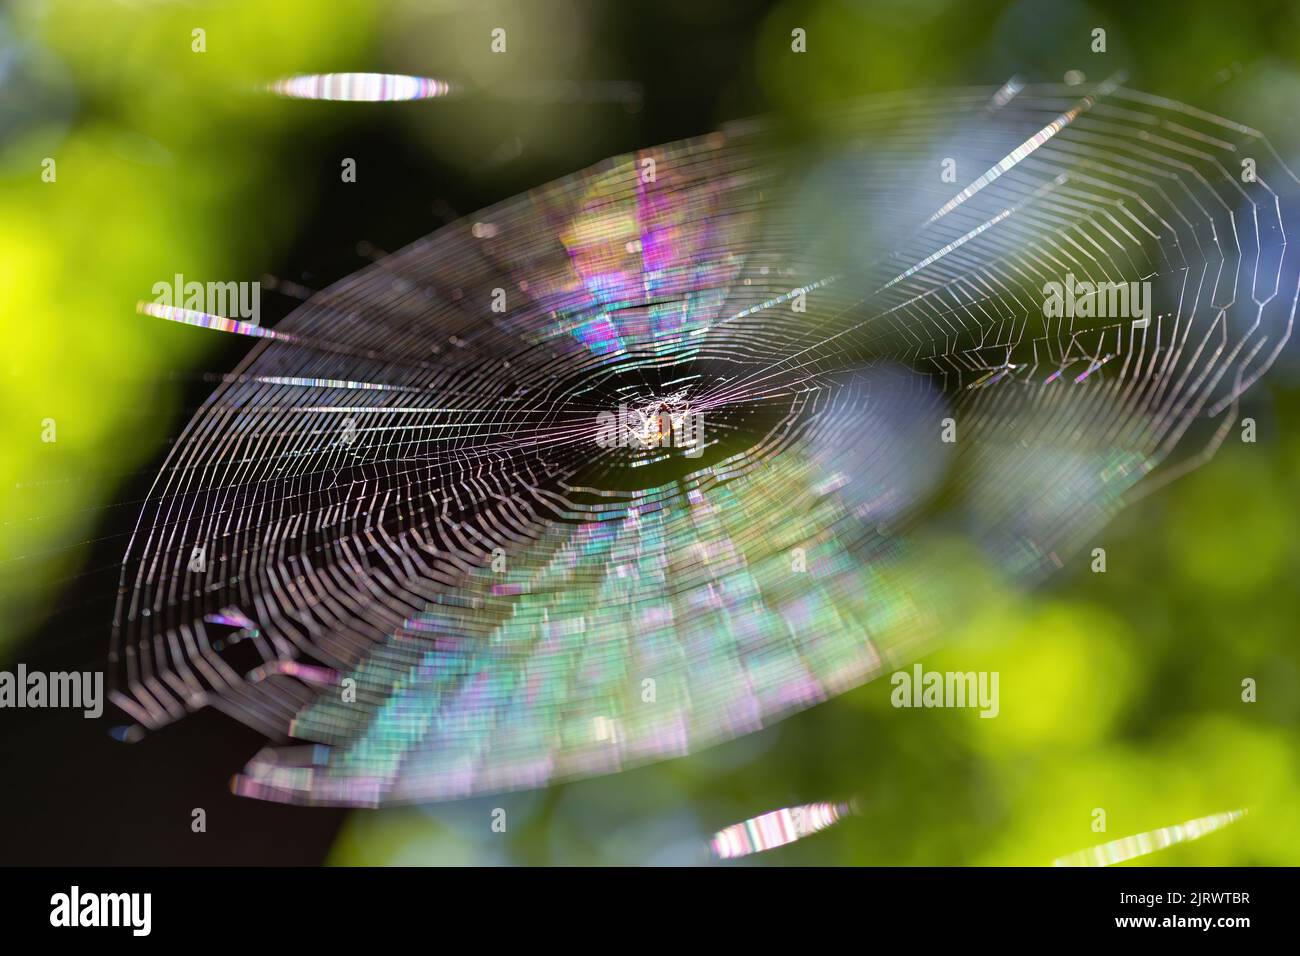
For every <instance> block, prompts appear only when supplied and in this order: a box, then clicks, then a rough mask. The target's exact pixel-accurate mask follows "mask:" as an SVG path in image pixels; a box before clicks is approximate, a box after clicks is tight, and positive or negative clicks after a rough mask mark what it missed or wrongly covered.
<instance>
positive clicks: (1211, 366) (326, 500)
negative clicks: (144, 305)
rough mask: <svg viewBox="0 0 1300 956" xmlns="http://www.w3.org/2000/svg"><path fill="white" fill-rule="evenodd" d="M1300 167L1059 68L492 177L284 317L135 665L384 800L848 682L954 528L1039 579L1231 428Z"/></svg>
mask: <svg viewBox="0 0 1300 956" xmlns="http://www.w3.org/2000/svg"><path fill="white" fill-rule="evenodd" d="M1244 159H1250V161H1251V167H1252V169H1253V170H1254V176H1253V178H1251V179H1250V180H1249V181H1247V180H1246V178H1245V177H1244V176H1243V169H1244V168H1245V166H1244V164H1243V160H1244ZM946 160H951V161H952V166H951V168H952V169H954V170H955V171H956V175H955V177H951V178H952V180H953V181H951V182H948V181H945V177H943V176H941V175H940V170H941V168H943V167H944V162H945V161H946ZM1296 185H1297V182H1296V179H1295V177H1294V176H1293V175H1292V174H1291V173H1290V172H1289V171H1288V170H1287V169H1286V168H1285V167H1284V166H1283V165H1282V164H1281V162H1280V161H1279V160H1278V159H1277V157H1276V156H1275V154H1274V153H1273V151H1272V150H1271V148H1270V147H1269V145H1268V143H1267V141H1266V140H1265V139H1264V138H1263V137H1262V136H1261V135H1260V134H1259V133H1257V132H1255V131H1253V130H1251V129H1248V128H1246V127H1243V126H1241V125H1239V124H1236V123H1233V122H1230V121H1227V120H1224V119H1221V118H1218V117H1214V116H1211V115H1208V114H1206V113H1203V112H1200V111H1198V110H1196V109H1194V108H1192V107H1188V106H1184V105H1181V104H1178V103H1174V102H1170V101H1168V100H1164V99H1161V98H1158V97H1154V96H1150V95H1147V94H1143V93H1139V92H1136V91H1132V90H1128V89H1126V88H1123V87H1122V86H1119V85H1118V84H1115V83H1111V84H1103V85H1101V86H1098V87H1094V88H1092V89H1091V90H1090V91H1087V90H1081V89H1079V88H1067V87H1063V86H1032V85H1020V86H1018V88H1017V89H1016V90H1015V91H1014V92H1013V93H1008V92H1007V89H1006V88H1003V89H1002V90H993V89H962V90H956V91H941V92H932V93H907V94H891V95H887V96H881V97H877V98H873V99H870V100H866V101H862V102H860V103H856V104H854V105H853V106H852V107H851V108H846V109H843V110H841V111H838V112H836V113H834V114H833V115H829V116H826V117H823V118H821V119H820V120H819V123H818V124H816V129H815V131H814V133H813V134H812V141H811V142H809V141H807V140H805V141H801V142H798V143H793V142H791V141H790V140H789V139H787V138H786V137H785V136H783V134H782V133H781V131H779V130H777V129H775V128H773V127H771V126H769V125H767V124H765V123H763V122H761V121H758V122H749V123H744V124H736V125H733V126H731V127H728V128H725V129H724V130H723V131H721V132H718V133H715V134H712V135H709V136H705V137H701V138H698V139H693V140H688V141H683V142H677V143H671V144H667V145H663V146H659V147H655V148H652V149H647V150H644V151H641V152H639V153H636V154H632V155H626V156H620V157H616V158H613V159H610V160H607V161H605V162H603V163H600V164H598V165H597V166H594V167H592V168H590V169H588V170H585V171H583V172H580V173H577V174H575V175H573V176H570V177H567V178H565V179H562V180H559V181H557V182H554V183H551V184H548V185H546V186H543V187H540V188H538V189H535V190H533V191H531V192H529V193H527V194H524V195H522V196H519V197H517V198H514V199H512V200H509V201H506V202H503V203H501V204H499V205H497V206H494V207H492V208H489V209H487V210H483V211H481V212H479V213H477V214H475V215H474V216H472V217H469V218H468V219H466V220H464V221H462V222H458V223H454V224H452V225H450V226H447V227H446V228H443V229H440V230H439V231H437V232H435V233H433V234H432V235H430V236H428V237H426V238H424V239H422V240H420V241H418V242H416V243H414V244H413V245H411V246H409V247H407V248H406V249H403V250H401V251H399V252H397V253H394V254H391V255H389V256H387V257H385V258H383V259H382V260H380V261H378V262H376V263H374V264H373V265H371V266H368V267H367V268H365V269H363V270H362V271H360V272H358V273H356V274H355V275H352V276H350V277H348V278H346V279H344V280H342V281H341V282H338V283H337V284H335V285H333V286H331V287H330V288H328V289H326V290H324V291H322V292H319V293H317V294H316V295H314V296H313V297H312V298H311V299H310V300H309V301H307V302H306V303H305V304H304V305H303V306H302V307H300V308H299V309H297V310H296V311H295V312H294V313H293V314H291V315H290V316H288V317H287V318H286V319H285V320H283V321H282V322H280V323H278V324H277V326H276V327H275V329H274V330H273V334H264V335H259V336H258V337H257V338H256V339H250V345H251V350H250V352H249V353H248V355H247V356H246V358H245V359H244V360H243V362H242V363H241V364H240V365H239V367H238V368H237V369H236V370H235V372H234V374H232V375H230V376H227V378H226V380H225V381H224V382H223V383H222V384H221V385H220V387H219V388H218V389H217V390H216V391H215V392H214V393H213V395H212V396H211V397H210V398H209V399H208V401H207V402H206V403H205V404H204V406H203V407H202V408H201V409H200V411H199V412H198V413H197V414H196V415H195V417H194V418H193V420H192V421H190V422H189V423H188V425H187V426H186V428H185V430H184V432H183V433H182V435H181V436H180V438H179V440H178V441H177V442H176V444H175V446H174V449H173V451H172V452H171V454H170V456H169V457H168V459H167V461H166V463H165V464H164V466H163V467H162V469H161V471H160V474H159V475H158V477H157V480H156V483H155V486H154V488H153V490H152V492H151V494H150V495H149V497H148V499H147V502H146V504H145V506H144V507H143V509H142V512H141V515H140V518H139V522H138V525H137V529H136V531H135V534H134V536H133V538H132V541H131V543H130V545H129V547H128V550H127V553H126V556H125V561H124V567H123V576H122V587H121V590H120V596H119V602H118V608H117V613H116V618H115V625H114V631H113V644H112V661H113V665H114V667H115V669H116V670H115V678H116V681H115V688H116V689H115V691H114V700H115V701H116V702H117V703H118V705H119V706H121V707H122V708H124V709H125V710H127V711H128V712H129V713H130V714H132V715H133V716H134V717H135V718H136V719H137V720H138V721H139V722H140V723H142V724H144V725H145V726H147V727H157V726H161V725H163V724H166V723H168V722H170V721H173V720H176V719H178V718H180V717H182V716H184V714H185V713H187V712H189V711H192V710H194V709H197V708H201V707H207V706H211V707H215V708H218V709H220V710H221V711H223V712H225V713H227V714H229V715H230V716H232V717H234V718H236V719H238V720H240V721H242V722H244V723H245V724H248V725H250V726H252V727H254V728H257V729H258V730H260V731H261V732H263V733H264V734H265V735H266V736H267V738H268V745H267V747H266V748H265V749H263V750H262V751H261V752H260V753H258V754H256V755H255V756H254V757H253V758H252V759H251V760H250V761H249V763H248V765H247V766H246V767H245V768H243V771H242V773H240V774H239V775H238V777H237V778H236V781H235V784H234V786H235V789H236V791H237V792H238V793H241V794H245V795H249V796H253V797H259V798H264V799H271V800H279V801H285V802H293V803H319V804H344V805H378V804H383V803H389V802H404V801H419V800H434V799H445V798H455V797H460V796H466V795H471V794H478V793H485V792H491V791H499V790H508V789H515V788H525V787H536V786H542V785H546V784H548V783H551V782H554V781H557V780H564V779H572V778H577V777H583V776H588V775H592V774H600V773H609V772H613V771H617V770H620V769H623V768H626V767H629V766H634V765H637V764H641V763H645V762H648V761H652V760H657V759H662V758H666V757H671V756H676V755H681V754H686V753H690V752H692V751H694V750H696V749H698V748H701V747H704V746H707V745H710V744H714V743H717V742H720V741H723V740H727V739H731V738H734V737H737V736H739V735H742V734H746V733H749V732H752V731H754V730H757V729H759V728H761V727H764V726H766V725H768V724H770V723H772V722H773V721H775V720H778V719H780V718H781V717H783V716H786V715H788V714H791V713H793V712H795V711H798V710H801V709H803V708H806V707H808V706H811V705H813V704H816V703H818V702H820V701H824V700H826V699H828V698H830V697H832V696H834V695H836V694H838V693H841V692H843V691H845V690H848V689H850V688H853V687H856V686H858V685H860V684H862V683H864V682H866V681H868V680H870V679H871V678H873V677H875V676H877V675H879V674H880V673H881V672H882V671H884V670H886V669H888V668H890V667H892V666H894V665H896V664H899V663H901V662H904V661H906V660H908V659H909V658H911V657H914V656H915V655H916V654H917V653H919V651H920V650H921V649H922V648H924V647H926V646H928V645H929V644H930V643H931V642H933V641H935V640H937V639H939V638H941V637H942V635H943V633H944V630H945V626H946V624H947V623H949V622H951V620H952V619H953V615H954V613H955V609H956V606H957V604H958V603H959V602H958V598H957V597H956V594H957V591H958V590H959V589H958V588H957V585H958V584H959V583H960V582H956V581H954V580H952V571H951V568H950V566H949V565H948V564H947V563H945V561H944V560H942V556H943V551H942V550H941V549H938V550H937V549H936V546H935V545H934V542H935V541H936V540H939V539H941V538H942V537H943V536H944V535H951V534H954V533H955V534H959V535H960V536H961V537H962V538H963V539H964V540H967V541H969V542H970V543H971V545H972V546H973V547H974V548H976V549H977V552H978V554H979V555H981V558H982V560H984V561H986V562H987V564H988V565H989V566H990V567H994V568H996V569H998V571H999V572H1000V573H1004V574H1006V575H1008V576H1010V577H1012V578H1013V579H1018V580H1023V581H1027V582H1031V581H1033V580H1034V579H1036V578H1038V577H1040V576H1041V575H1043V574H1046V573H1048V572H1050V571H1052V570H1054V569H1055V568H1057V567H1059V566H1061V565H1062V564H1063V563H1065V562H1066V561H1068V560H1069V558H1070V556H1071V555H1072V554H1073V553H1075V552H1076V551H1077V550H1078V549H1079V548H1080V546H1081V544H1082V543H1083V542H1084V541H1086V540H1087V539H1088V536H1089V535H1090V534H1091V533H1092V532H1094V531H1095V530H1096V529H1097V528H1099V527H1100V526H1101V525H1102V524H1103V523H1104V522H1105V520H1106V519H1107V518H1108V517H1109V516H1110V515H1111V514H1113V513H1114V512H1115V510H1116V509H1117V508H1119V507H1120V506H1122V504H1123V503H1124V502H1125V501H1126V500H1129V499H1130V498H1132V497H1133V496H1134V495H1137V494H1141V493H1143V492H1144V491H1145V490H1147V489H1149V488H1151V487H1155V486H1156V485H1158V483H1160V482H1161V481H1165V480H1168V478H1170V477H1173V476H1175V475H1177V474H1179V473H1180V472H1181V471H1184V470H1186V469H1187V468H1189V467H1193V466H1195V465H1196V464H1198V463H1200V462H1201V461H1204V460H1205V459H1206V458H1207V457H1208V456H1209V455H1210V454H1212V452H1213V450H1214V449H1215V448H1216V447H1217V445H1218V444H1219V443H1221V442H1222V441H1223V439H1224V437H1225V434H1226V433H1227V429H1228V428H1229V427H1230V426H1231V425H1232V423H1233V413H1234V411H1235V408H1236V403H1237V400H1238V398H1239V396H1240V395H1241V394H1242V392H1243V391H1244V390H1245V389H1246V388H1248V387H1249V386H1250V385H1251V384H1253V383H1254V382H1255V381H1256V380H1257V379H1258V378H1259V376H1260V375H1262V374H1263V373H1264V372H1265V371H1266V370H1267V368H1268V367H1269V365H1270V364H1271V363H1272V362H1273V360H1274V359H1275V358H1276V356H1277V355H1278V353H1279V351H1280V350H1281V349H1282V347H1283V346H1284V344H1285V343H1286V341H1287V338H1288V336H1289V334H1290V330H1291V325H1292V322H1293V319H1294V313H1295V307H1296V300H1297V291H1298V290H1297V268H1296V264H1295V253H1294V251H1292V250H1291V249H1290V247H1289V246H1288V244H1287V238H1288V236H1289V235H1291V234H1294V231H1295V222H1296V209H1295V198H1296ZM1053 283H1055V284H1056V286H1058V287H1059V288H1060V289H1061V290H1062V295H1061V296H1059V298H1060V299H1061V300H1062V304H1063V310H1053V309H1052V308H1050V307H1049V306H1047V304H1046V299H1047V298H1050V297H1051V296H1049V295H1048V291H1047V290H1049V289H1051V288H1054V286H1053V285H1052V284H1053ZM1121 287H1122V288H1123V289H1125V290H1126V291H1127V292H1129V293H1131V296H1130V298H1129V299H1127V300H1126V301H1125V302H1120V301H1119V295H1118V290H1119V289H1120V288H1121ZM1088 289H1092V290H1093V291H1094V293H1095V294H1092V295H1089V294H1087V292H1086V290H1088ZM1067 290H1068V292H1067ZM1067 298H1068V304H1065V302H1064V300H1065V299H1067ZM1090 298H1091V299H1093V300H1094V304H1093V305H1092V306H1089V305H1087V304H1086V302H1087V300H1088V299H1090ZM1143 302H1145V305H1143ZM1098 306H1102V308H1101V309H1100V310H1099V308H1098ZM1066 312H1068V314H1066ZM1052 313H1055V314H1052ZM160 317H161V318H175V319H177V320H178V321H188V322H190V323H191V324H199V325H205V326H208V327H210V328H212V329H214V330H218V331H226V332H228V333H232V334H239V333H240V331H241V330H240V329H239V328H237V327H235V326H232V325H230V324H228V323H224V322H222V321H218V319H219V317H216V318H214V317H211V316H201V315H200V316H198V317H197V318H195V317H193V316H188V317H187V316H172V315H162V316H160ZM268 331H272V330H268ZM611 421H612V422H613V423H614V427H613V429H610V428H608V425H609V423H610V422H611ZM629 423H631V424H630V425H629ZM688 424H690V425H692V428H691V431H692V434H691V436H690V437H689V439H688V440H685V441H681V440H674V439H680V438H681V437H682V434H681V433H682V430H683V429H685V428H686V426H687V425H688Z"/></svg>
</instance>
